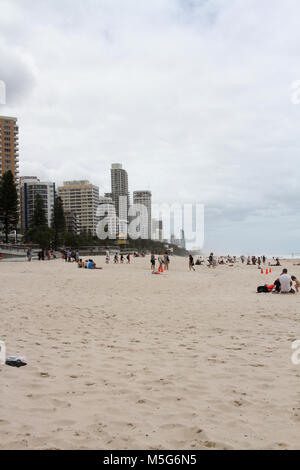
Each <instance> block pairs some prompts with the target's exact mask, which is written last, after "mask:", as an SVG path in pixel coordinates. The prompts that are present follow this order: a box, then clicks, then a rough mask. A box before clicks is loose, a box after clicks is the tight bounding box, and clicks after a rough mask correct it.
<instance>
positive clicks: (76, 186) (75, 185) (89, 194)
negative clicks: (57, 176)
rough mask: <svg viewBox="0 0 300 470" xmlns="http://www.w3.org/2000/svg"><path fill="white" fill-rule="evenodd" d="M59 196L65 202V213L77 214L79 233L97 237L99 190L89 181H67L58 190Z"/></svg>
mask: <svg viewBox="0 0 300 470" xmlns="http://www.w3.org/2000/svg"><path fill="white" fill-rule="evenodd" d="M58 196H60V197H61V199H62V202H63V208H64V212H70V211H72V212H75V213H76V216H77V223H78V232H79V233H82V232H90V233H92V235H96V228H97V223H98V221H99V217H97V208H98V205H99V188H98V186H94V185H93V184H91V183H90V182H89V181H87V180H79V181H65V182H64V184H63V186H60V187H59V188H58Z"/></svg>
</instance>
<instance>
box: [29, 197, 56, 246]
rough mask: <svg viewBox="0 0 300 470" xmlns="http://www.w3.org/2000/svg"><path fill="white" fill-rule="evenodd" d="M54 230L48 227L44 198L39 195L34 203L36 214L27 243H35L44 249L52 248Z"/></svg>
mask: <svg viewBox="0 0 300 470" xmlns="http://www.w3.org/2000/svg"><path fill="white" fill-rule="evenodd" d="M52 240H53V230H52V229H51V228H49V227H48V221H47V217H46V211H45V206H44V200H43V197H42V196H41V195H40V194H37V195H36V197H35V201H34V212H33V217H32V221H31V227H30V229H29V230H28V231H27V232H26V234H25V241H27V242H29V241H30V242H33V243H37V244H39V245H40V247H42V248H50V245H51V241H52Z"/></svg>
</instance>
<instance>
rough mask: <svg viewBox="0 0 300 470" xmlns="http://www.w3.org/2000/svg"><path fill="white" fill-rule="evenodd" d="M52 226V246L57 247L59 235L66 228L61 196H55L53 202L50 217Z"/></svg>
mask: <svg viewBox="0 0 300 470" xmlns="http://www.w3.org/2000/svg"><path fill="white" fill-rule="evenodd" d="M52 228H53V231H54V248H55V249H57V245H58V244H59V241H60V236H61V235H62V234H63V232H64V231H65V228H66V219H65V214H64V209H63V202H62V199H61V197H59V196H58V197H57V198H56V199H55V202H54V208H53V217H52Z"/></svg>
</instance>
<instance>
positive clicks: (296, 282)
mask: <svg viewBox="0 0 300 470" xmlns="http://www.w3.org/2000/svg"><path fill="white" fill-rule="evenodd" d="M292 281H294V283H295V289H296V292H299V287H300V282H299V281H298V279H297V278H296V276H292Z"/></svg>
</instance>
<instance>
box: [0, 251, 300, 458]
mask: <svg viewBox="0 0 300 470" xmlns="http://www.w3.org/2000/svg"><path fill="white" fill-rule="evenodd" d="M96 261H97V262H98V263H99V264H100V265H101V266H103V270H101V271H100V270H99V271H97V270H95V271H90V270H83V269H78V268H77V267H76V265H75V264H69V263H63V262H62V261H61V260H56V261H51V262H48V261H45V262H37V261H36V262H32V263H26V262H24V263H1V262H0V282H1V284H0V285H1V313H0V320H1V328H0V340H3V341H5V342H6V349H7V355H16V354H19V355H25V356H26V358H27V362H28V365H27V366H26V367H22V368H19V369H17V368H13V367H9V366H0V384H1V396H0V449H108V450H109V449H300V365H298V366H297V365H293V363H292V361H291V355H292V352H293V351H292V349H291V344H292V342H293V341H294V340H296V339H300V322H299V319H300V293H299V294H298V295H295V296H292V295H290V296H287V295H275V294H257V293H256V287H257V286H258V285H261V284H264V283H265V280H266V276H265V275H262V274H260V271H259V270H258V269H257V267H255V266H241V265H238V266H234V267H228V266H219V267H217V268H216V269H215V270H210V269H208V268H207V267H204V266H196V272H189V270H188V260H187V259H184V258H172V259H171V265H170V271H169V272H168V273H166V274H164V275H160V276H158V275H152V274H151V273H150V269H149V268H150V261H149V257H147V258H146V259H133V261H132V264H131V265H125V264H124V265H113V264H110V265H109V266H107V265H105V264H104V258H103V257H98V258H96ZM293 262H294V261H287V262H285V263H283V267H288V268H289V272H290V273H291V274H295V275H296V276H299V278H300V266H295V267H294V266H292V264H293ZM272 269H273V272H272V275H271V276H269V278H270V281H271V280H274V279H275V278H276V277H277V276H278V275H279V274H280V273H281V269H282V268H272Z"/></svg>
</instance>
